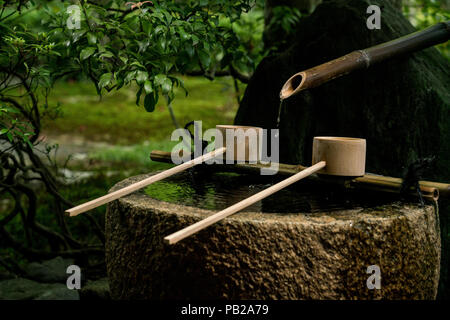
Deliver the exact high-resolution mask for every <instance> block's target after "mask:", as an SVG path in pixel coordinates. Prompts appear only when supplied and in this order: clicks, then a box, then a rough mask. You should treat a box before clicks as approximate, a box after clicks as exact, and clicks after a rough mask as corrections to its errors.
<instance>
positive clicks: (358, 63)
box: [280, 21, 450, 100]
mask: <svg viewBox="0 0 450 320" xmlns="http://www.w3.org/2000/svg"><path fill="white" fill-rule="evenodd" d="M449 39H450V21H446V22H440V23H438V24H436V25H434V26H431V27H429V28H427V29H424V30H421V31H417V32H414V33H411V34H409V35H406V36H403V37H400V38H397V39H394V40H392V41H388V42H385V43H382V44H379V45H376V46H374V47H370V48H367V49H364V50H357V51H353V52H351V53H349V54H347V55H345V56H342V57H340V58H337V59H335V60H332V61H329V62H326V63H324V64H321V65H319V66H316V67H314V68H311V69H308V70H305V71H302V72H298V73H296V74H294V75H293V76H292V77H290V78H289V79H288V80H287V81H286V83H285V84H284V85H283V87H282V89H281V92H280V99H282V100H284V99H287V98H289V97H291V96H293V95H296V94H298V93H299V92H301V91H302V90H305V89H310V88H314V87H317V86H320V85H322V84H324V83H325V82H328V81H330V80H333V79H336V78H339V77H341V76H344V75H346V74H349V73H351V72H353V71H356V70H360V69H367V68H369V67H370V66H371V65H374V64H376V63H379V62H382V61H384V60H387V59H390V58H393V57H397V56H400V55H403V54H407V53H411V52H415V51H420V50H422V49H425V48H428V47H431V46H434V45H437V44H439V43H443V42H446V41H447V40H449Z"/></svg>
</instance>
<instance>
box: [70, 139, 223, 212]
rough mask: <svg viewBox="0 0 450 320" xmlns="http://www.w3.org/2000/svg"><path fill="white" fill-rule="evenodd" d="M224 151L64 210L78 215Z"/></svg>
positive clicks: (198, 158) (196, 159) (218, 151)
mask: <svg viewBox="0 0 450 320" xmlns="http://www.w3.org/2000/svg"><path fill="white" fill-rule="evenodd" d="M225 151H226V148H220V149H217V150H214V151H212V152H209V153H207V154H205V155H203V156H200V157H197V158H195V159H192V160H190V161H187V162H185V163H182V164H180V165H178V166H176V167H173V168H170V169H168V170H166V171H163V172H161V173H158V174H156V175H154V176H151V177H149V178H147V179H144V180H142V181H139V182H136V183H133V184H132V185H129V186H127V187H125V188H122V189H119V190H117V191H114V192H112V193H108V194H106V195H104V196H102V197H100V198H97V199H94V200H91V201H89V202H86V203H83V204H80V205H79V206H76V207H73V208H71V209H68V210H66V213H67V214H69V216H71V217H73V216H76V215H79V214H80V213H83V212H86V211H88V210H91V209H93V208H96V207H99V206H101V205H103V204H105V203H108V202H111V201H113V200H116V199H119V198H120V197H123V196H126V195H127V194H130V193H133V192H134V191H136V190H139V189H141V188H143V187H145V186H148V185H149V184H152V183H154V182H156V181H159V180H162V179H165V178H167V177H170V176H172V175H174V174H176V173H179V172H181V171H184V170H186V169H189V168H191V167H193V166H195V165H197V164H200V163H203V162H205V161H207V160H209V159H212V158H215V157H218V156H220V155H222V154H224V153H225Z"/></svg>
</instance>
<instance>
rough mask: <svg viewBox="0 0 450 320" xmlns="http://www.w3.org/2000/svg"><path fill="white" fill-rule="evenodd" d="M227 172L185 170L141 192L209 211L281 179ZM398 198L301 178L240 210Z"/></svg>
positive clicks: (331, 206) (329, 207) (333, 206)
mask: <svg viewBox="0 0 450 320" xmlns="http://www.w3.org/2000/svg"><path fill="white" fill-rule="evenodd" d="M285 178H286V177H282V176H260V175H255V174H237V173H230V172H203V173H202V172H199V171H187V172H184V173H180V174H177V175H175V176H172V177H169V178H167V179H164V180H162V181H159V182H156V183H154V184H151V185H150V186H148V187H146V188H145V189H144V192H145V193H146V194H147V195H148V196H150V197H152V198H154V199H157V200H161V201H166V202H171V203H176V204H181V205H186V206H193V207H198V208H202V209H209V210H215V211H218V210H222V209H225V208H227V207H229V206H231V205H233V204H235V203H237V202H239V201H241V200H244V199H245V198H248V197H250V196H252V195H254V194H256V193H258V192H260V191H262V190H264V189H266V188H268V187H270V186H272V185H273V184H275V183H277V182H279V181H281V180H283V179H285ZM399 199H400V197H399V195H396V194H390V193H380V192H373V191H367V190H365V191H362V190H348V189H347V190H345V189H343V188H342V187H336V185H325V184H318V183H311V181H307V180H302V181H299V182H297V183H294V184H293V185H291V186H289V187H287V188H285V189H283V190H281V191H278V192H277V193H275V194H273V195H271V196H269V197H267V198H265V199H263V200H262V201H259V202H257V203H255V204H253V205H251V206H249V207H247V208H246V209H244V210H242V211H253V212H267V213H296V212H302V213H314V212H324V211H334V210H342V209H355V208H373V207H377V206H380V205H384V204H389V203H392V202H395V201H398V200H399Z"/></svg>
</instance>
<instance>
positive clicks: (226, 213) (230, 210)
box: [164, 161, 326, 244]
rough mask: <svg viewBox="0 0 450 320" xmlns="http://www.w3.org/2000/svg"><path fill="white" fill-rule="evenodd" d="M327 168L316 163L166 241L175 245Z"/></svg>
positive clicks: (322, 164) (324, 164) (172, 235)
mask: <svg viewBox="0 0 450 320" xmlns="http://www.w3.org/2000/svg"><path fill="white" fill-rule="evenodd" d="M325 166H326V162H325V161H320V162H318V163H316V164H315V165H313V166H311V167H309V168H306V169H305V170H302V171H301V172H298V173H296V174H294V175H293V176H291V177H289V178H287V179H285V180H283V181H281V182H279V183H277V184H275V185H273V186H271V187H269V188H267V189H265V190H263V191H261V192H258V193H257V194H255V195H253V196H251V197H249V198H247V199H244V200H242V201H240V202H238V203H236V204H234V205H232V206H231V207H228V208H226V209H224V210H222V211H219V212H217V213H215V214H213V215H211V216H209V217H207V218H206V219H203V220H201V221H199V222H197V223H194V224H193V225H190V226H189V227H186V228H184V229H181V230H179V231H177V232H175V233H173V234H171V235H169V236H167V237H165V238H164V240H165V241H166V242H167V243H169V244H175V243H177V242H178V241H180V240H183V239H184V238H187V237H189V236H191V235H193V234H194V233H197V232H198V231H200V230H203V229H205V228H206V227H208V226H210V225H212V224H214V223H216V222H217V221H220V220H222V219H224V218H226V217H228V216H230V215H232V214H234V213H236V212H238V211H240V210H242V209H244V208H246V207H248V206H250V205H252V204H254V203H256V202H258V201H261V200H262V199H264V198H266V197H268V196H270V195H271V194H274V193H275V192H277V191H279V190H281V189H284V188H286V187H287V186H289V185H291V184H293V183H294V182H297V181H299V180H301V179H303V178H305V177H307V176H309V175H311V174H313V173H314V172H317V171H319V170H321V169H323V168H324V167H325Z"/></svg>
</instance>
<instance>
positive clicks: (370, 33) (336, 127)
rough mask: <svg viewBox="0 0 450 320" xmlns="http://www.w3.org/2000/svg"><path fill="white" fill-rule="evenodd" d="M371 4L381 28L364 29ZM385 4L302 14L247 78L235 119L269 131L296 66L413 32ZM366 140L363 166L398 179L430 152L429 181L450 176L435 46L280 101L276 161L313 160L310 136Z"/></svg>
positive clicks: (343, 0)
mask: <svg viewBox="0 0 450 320" xmlns="http://www.w3.org/2000/svg"><path fill="white" fill-rule="evenodd" d="M371 4H377V5H379V6H380V7H381V8H382V25H381V29H380V30H369V29H368V28H367V27H366V20H367V18H368V14H367V13H366V9H367V7H368V6H369V5H371ZM414 31H415V29H414V27H413V26H412V25H411V24H410V23H409V22H408V20H407V19H406V18H405V17H403V16H402V14H401V13H400V12H399V10H397V9H395V8H394V7H393V6H392V5H391V4H390V1H381V0H373V1H372V0H370V1H369V0H335V1H327V2H324V3H323V4H322V5H320V6H319V7H318V8H317V9H316V11H315V12H314V13H313V14H312V15H311V16H309V17H308V18H305V19H303V20H302V21H301V22H300V24H299V26H298V32H296V37H295V38H294V39H292V46H291V47H290V48H289V49H288V50H286V51H285V52H282V53H280V54H279V55H278V56H275V57H271V58H267V59H264V60H263V61H262V62H261V63H260V65H259V66H258V68H257V70H256V71H255V73H254V75H253V77H252V79H251V82H250V83H249V85H248V87H247V89H246V91H245V95H244V97H243V100H242V103H241V106H240V108H239V110H238V113H237V115H236V118H235V123H236V124H241V125H255V126H260V127H264V128H275V127H276V119H277V113H278V107H279V105H280V101H279V92H280V90H281V87H282V86H283V84H284V83H285V81H286V80H287V79H288V78H289V77H290V76H292V75H293V74H294V73H296V72H298V71H302V70H305V69H308V68H311V67H313V66H316V65H319V64H322V63H324V62H327V61H329V60H332V59H335V58H337V57H340V56H342V55H345V54H347V53H350V52H351V51H354V50H358V49H364V48H368V47H371V46H373V45H376V44H379V43H383V42H386V41H389V40H392V39H395V38H398V37H400V36H403V35H406V34H409V33H412V32H414ZM322 135H324V136H330V135H331V136H350V137H362V138H366V139H367V171H368V172H375V173H378V174H385V175H390V176H399V175H401V174H402V172H403V171H404V168H405V167H406V166H407V165H408V164H409V163H411V162H412V161H414V160H416V159H417V158H422V157H428V156H436V157H437V161H436V166H435V168H434V170H431V171H430V172H428V175H427V178H429V179H436V180H441V181H448V180H450V143H449V141H450V63H449V61H447V60H446V59H445V58H444V57H443V56H442V55H441V54H440V53H439V52H438V51H437V49H435V48H428V49H426V50H422V51H420V52H416V53H413V54H409V55H406V56H403V57H399V58H395V59H392V60H390V61H386V62H382V63H380V64H377V65H374V66H372V67H371V68H369V69H367V70H364V71H358V72H355V73H352V74H350V75H347V76H344V77H341V78H339V79H335V80H333V81H330V82H328V83H326V84H324V85H322V86H320V87H318V88H315V89H311V90H306V91H304V92H302V93H300V94H299V95H297V96H294V97H291V98H289V99H287V100H286V101H285V102H284V106H283V109H282V114H281V122H280V153H281V154H280V158H281V161H282V162H285V163H293V164H297V163H301V164H304V165H308V164H310V163H311V150H312V141H313V137H314V136H322Z"/></svg>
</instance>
